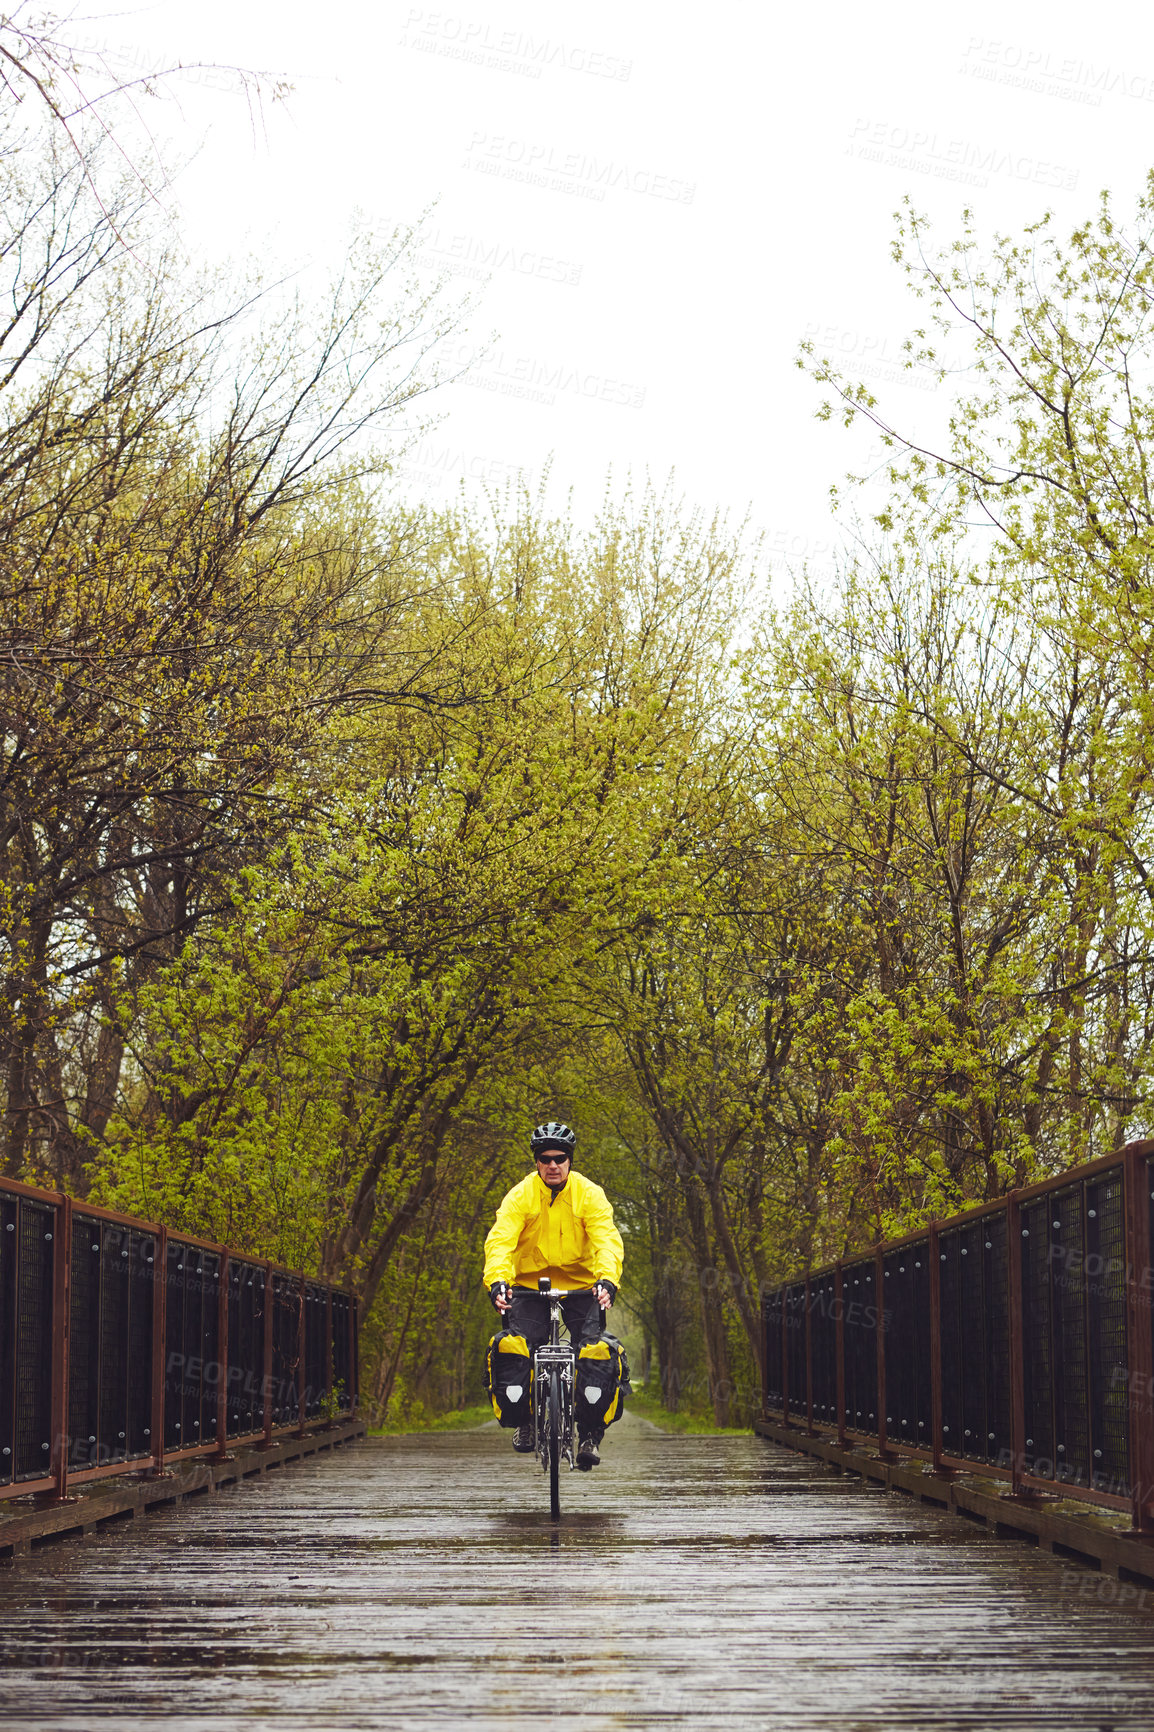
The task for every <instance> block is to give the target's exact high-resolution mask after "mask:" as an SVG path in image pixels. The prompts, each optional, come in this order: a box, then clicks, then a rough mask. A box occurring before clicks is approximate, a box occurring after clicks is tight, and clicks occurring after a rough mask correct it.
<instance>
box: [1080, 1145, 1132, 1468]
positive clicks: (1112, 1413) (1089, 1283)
mask: <svg viewBox="0 0 1154 1732" xmlns="http://www.w3.org/2000/svg"><path fill="white" fill-rule="evenodd" d="M1085 1191H1086V1339H1087V1348H1088V1358H1089V1365H1090V1413H1089V1418H1090V1484H1091V1485H1092V1486H1093V1487H1094V1488H1095V1490H1098V1491H1106V1492H1116V1493H1120V1494H1124V1493H1127V1492H1129V1489H1130V1449H1129V1393H1128V1387H1127V1386H1128V1381H1129V1379H1128V1376H1127V1364H1128V1360H1127V1352H1126V1221H1125V1194H1124V1191H1123V1185H1122V1172H1121V1169H1120V1168H1118V1169H1116V1170H1115V1171H1113V1172H1108V1173H1106V1174H1105V1175H1104V1176H1103V1177H1102V1178H1100V1179H1097V1180H1094V1181H1092V1182H1091V1183H1089V1184H1087V1185H1086V1187H1085Z"/></svg>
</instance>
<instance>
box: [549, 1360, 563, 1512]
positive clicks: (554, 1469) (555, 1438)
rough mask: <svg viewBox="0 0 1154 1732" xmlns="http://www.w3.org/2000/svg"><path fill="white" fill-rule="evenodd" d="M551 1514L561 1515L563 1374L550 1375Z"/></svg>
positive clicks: (553, 1372)
mask: <svg viewBox="0 0 1154 1732" xmlns="http://www.w3.org/2000/svg"><path fill="white" fill-rule="evenodd" d="M549 1514H550V1515H551V1516H552V1517H553V1519H554V1521H556V1519H557V1518H558V1517H559V1516H560V1514H561V1374H560V1372H559V1371H558V1370H557V1369H556V1367H554V1369H553V1370H552V1371H550V1373H549Z"/></svg>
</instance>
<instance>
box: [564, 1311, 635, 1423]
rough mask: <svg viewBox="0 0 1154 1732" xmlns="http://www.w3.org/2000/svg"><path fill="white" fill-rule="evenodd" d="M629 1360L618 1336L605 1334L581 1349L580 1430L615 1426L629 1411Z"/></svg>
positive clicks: (578, 1406) (579, 1359)
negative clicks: (626, 1408)
mask: <svg viewBox="0 0 1154 1732" xmlns="http://www.w3.org/2000/svg"><path fill="white" fill-rule="evenodd" d="M631 1393H632V1391H631V1389H630V1385H629V1361H628V1359H626V1357H625V1349H624V1347H622V1345H621V1343H620V1341H618V1339H617V1337H616V1335H601V1336H599V1337H598V1339H597V1340H596V1341H587V1342H585V1344H584V1345H583V1346H582V1347H580V1348H578V1350H577V1403H576V1409H577V1411H576V1414H575V1416H574V1417H575V1418H576V1421H577V1429H578V1431H579V1432H580V1431H585V1430H591V1429H592V1428H593V1427H596V1426H605V1425H612V1424H613V1421H614V1420H615V1419H620V1418H621V1415H622V1414H623V1413H624V1412H625V1397H626V1396H627V1395H629V1394H631Z"/></svg>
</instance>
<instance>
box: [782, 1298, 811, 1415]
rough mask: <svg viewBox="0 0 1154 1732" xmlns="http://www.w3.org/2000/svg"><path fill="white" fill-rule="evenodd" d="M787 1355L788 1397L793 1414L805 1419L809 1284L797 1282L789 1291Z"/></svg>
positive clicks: (786, 1304) (786, 1328) (786, 1322)
mask: <svg viewBox="0 0 1154 1732" xmlns="http://www.w3.org/2000/svg"><path fill="white" fill-rule="evenodd" d="M785 1356H786V1370H787V1372H788V1376H789V1383H788V1386H787V1388H786V1397H787V1400H788V1402H789V1412H790V1413H791V1414H792V1415H793V1417H794V1418H795V1419H804V1418H805V1415H806V1412H807V1403H808V1391H807V1385H808V1381H809V1379H808V1374H807V1366H806V1361H807V1355H806V1345H805V1284H804V1282H801V1281H796V1282H794V1284H793V1285H792V1286H790V1287H787V1288H786V1290H785Z"/></svg>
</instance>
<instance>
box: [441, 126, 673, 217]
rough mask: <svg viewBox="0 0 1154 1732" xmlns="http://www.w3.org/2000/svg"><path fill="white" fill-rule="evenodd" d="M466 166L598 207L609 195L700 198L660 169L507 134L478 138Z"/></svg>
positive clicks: (472, 142) (478, 135) (477, 135)
mask: <svg viewBox="0 0 1154 1732" xmlns="http://www.w3.org/2000/svg"><path fill="white" fill-rule="evenodd" d="M463 166H464V167H465V168H470V169H473V170H474V171H475V172H476V173H477V174H492V175H496V176H498V177H499V178H500V179H502V180H516V181H520V182H522V183H523V184H525V185H527V186H540V187H544V188H545V189H546V190H547V191H550V192H561V193H567V194H570V195H571V196H572V197H575V198H586V199H591V200H594V201H595V202H597V203H601V202H602V201H603V200H604V198H605V195H606V193H607V192H631V193H636V194H637V195H639V196H640V197H642V198H656V199H662V200H667V201H669V202H670V203H673V204H692V203H693V200H694V197H695V195H696V192H697V187H696V184H695V183H694V182H692V181H686V180H681V179H679V178H678V177H677V176H675V175H669V174H662V173H659V172H658V171H657V170H656V169H652V168H647V167H638V166H637V165H636V164H631V163H624V162H615V161H614V160H613V159H612V158H610V159H609V160H608V161H606V160H603V159H602V158H601V157H597V156H587V155H586V154H585V152H584V151H580V150H569V151H564V150H558V149H557V147H556V146H555V145H551V144H541V143H535V142H534V141H533V140H531V139H524V138H510V137H508V135H507V134H505V133H502V132H475V133H474V134H473V136H472V138H471V139H470V140H469V148H468V150H467V152H466V154H465V162H464V165H463Z"/></svg>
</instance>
